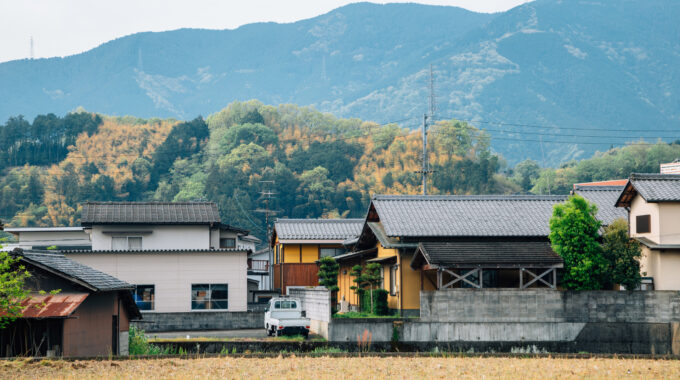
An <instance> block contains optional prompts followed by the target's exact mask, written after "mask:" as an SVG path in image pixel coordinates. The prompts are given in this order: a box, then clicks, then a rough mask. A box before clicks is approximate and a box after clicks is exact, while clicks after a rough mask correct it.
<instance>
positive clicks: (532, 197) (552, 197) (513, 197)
mask: <svg viewBox="0 0 680 380" xmlns="http://www.w3.org/2000/svg"><path fill="white" fill-rule="evenodd" d="M567 197H569V195H568V194H558V195H527V194H522V195H520V194H508V195H503V194H488V195H374V196H373V198H372V200H408V201H446V200H456V201H464V200H476V201H479V200H508V201H514V200H527V201H551V200H564V199H566V198H567Z"/></svg>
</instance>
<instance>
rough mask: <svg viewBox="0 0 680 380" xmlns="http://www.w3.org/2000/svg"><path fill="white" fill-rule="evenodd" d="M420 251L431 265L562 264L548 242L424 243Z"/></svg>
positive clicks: (419, 248)
mask: <svg viewBox="0 0 680 380" xmlns="http://www.w3.org/2000/svg"><path fill="white" fill-rule="evenodd" d="M418 250H419V251H420V252H421V253H422V254H423V256H424V257H425V258H426V260H427V262H428V263H429V264H431V265H439V266H442V267H455V266H461V265H462V266H465V265H501V266H503V265H508V266H517V265H531V264H534V265H537V264H543V265H554V264H561V263H562V262H563V261H562V258H561V257H560V256H559V255H558V254H556V253H555V252H554V251H553V250H552V248H550V243H549V242H548V241H474V242H424V243H421V244H420V246H419V247H418Z"/></svg>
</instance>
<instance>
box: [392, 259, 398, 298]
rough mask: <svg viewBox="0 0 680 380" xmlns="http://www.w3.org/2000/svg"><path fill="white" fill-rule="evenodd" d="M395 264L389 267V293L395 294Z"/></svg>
mask: <svg viewBox="0 0 680 380" xmlns="http://www.w3.org/2000/svg"><path fill="white" fill-rule="evenodd" d="M397 268H398V267H397V266H396V265H392V266H391V267H390V295H391V296H396V295H397Z"/></svg>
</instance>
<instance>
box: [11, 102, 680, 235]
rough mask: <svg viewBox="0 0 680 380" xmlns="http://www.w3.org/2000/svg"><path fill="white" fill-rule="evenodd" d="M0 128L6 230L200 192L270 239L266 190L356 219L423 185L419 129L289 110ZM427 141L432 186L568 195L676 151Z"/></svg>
mask: <svg viewBox="0 0 680 380" xmlns="http://www.w3.org/2000/svg"><path fill="white" fill-rule="evenodd" d="M0 136H2V137H3V141H4V144H5V145H4V147H3V153H4V155H2V156H0V166H1V167H2V171H0V219H2V220H3V221H4V222H5V223H6V224H8V225H11V226H36V225H38V226H59V225H74V224H77V223H78V221H79V217H80V203H82V202H85V201H141V200H148V201H191V200H199V199H202V200H210V201H215V202H217V203H218V204H219V207H220V210H221V212H222V217H223V218H224V220H225V221H227V222H228V223H230V224H233V225H238V226H240V227H243V228H246V229H250V230H252V231H253V233H255V234H256V235H257V236H259V237H262V238H264V231H265V227H264V220H263V215H262V214H261V213H257V212H255V210H256V209H258V208H262V207H263V206H264V203H263V198H262V195H261V194H260V192H261V191H263V190H269V191H272V192H274V193H275V196H274V198H273V199H272V201H271V203H270V207H271V208H272V209H273V210H276V211H277V212H278V214H277V216H279V217H298V218H306V217H363V216H364V214H365V212H366V207H367V205H368V202H369V199H370V196H371V195H372V194H418V193H420V191H421V177H420V174H418V173H417V172H416V171H417V170H419V169H420V165H421V152H422V146H421V139H422V137H421V134H420V132H419V131H410V130H408V129H406V128H402V127H400V126H398V125H396V124H385V125H380V124H376V123H373V122H365V121H362V120H359V119H339V118H336V117H334V116H332V115H329V114H323V113H320V112H318V111H315V110H313V109H311V108H308V107H298V106H293V105H283V106H268V105H264V104H262V103H260V102H257V101H250V102H246V103H239V102H235V103H232V104H230V105H229V106H227V107H226V108H224V109H222V110H221V111H219V112H217V113H215V114H212V115H210V116H209V117H207V118H206V119H205V120H204V119H202V118H196V119H194V120H192V121H189V122H183V121H177V120H173V119H166V120H161V119H136V118H132V117H111V116H105V115H96V114H90V113H86V112H76V113H71V114H67V115H66V116H64V117H58V116H55V115H42V116H39V117H37V118H36V119H35V120H34V121H33V122H32V123H29V122H27V121H24V120H23V119H21V118H18V119H12V120H10V121H8V122H7V123H5V124H3V125H0ZM429 148H430V149H429V152H430V155H429V160H430V163H431V166H432V169H433V170H434V171H435V172H434V173H433V175H432V176H431V180H430V184H429V191H430V193H431V194H512V193H526V192H530V191H531V192H534V193H547V192H548V191H550V192H551V193H553V194H556V193H562V194H565V193H567V192H568V191H569V190H570V188H571V184H572V183H574V182H585V181H592V180H604V179H612V178H625V177H627V176H628V174H629V173H630V172H635V171H638V172H639V171H644V172H650V171H651V172H656V171H658V165H659V163H662V162H670V161H672V160H673V159H675V158H678V157H680V145H679V144H678V143H677V142H676V143H673V144H667V143H658V144H652V145H650V144H642V143H636V144H634V145H630V146H627V147H625V148H616V149H613V150H610V151H607V152H604V153H600V154H598V155H596V156H595V157H593V158H592V159H588V160H583V161H580V162H576V161H574V162H569V163H567V164H565V165H563V167H561V168H559V169H541V168H540V167H539V165H538V164H537V163H536V162H535V161H523V162H522V163H520V164H518V165H516V166H515V167H509V166H507V165H506V164H505V160H504V159H503V157H502V156H499V155H498V154H494V153H493V152H492V151H491V149H490V138H489V135H488V134H487V133H486V132H485V131H483V130H481V129H478V128H476V127H475V126H474V125H470V124H468V123H465V122H460V121H456V120H447V121H439V122H438V123H437V124H436V125H434V126H432V128H431V130H430V132H429ZM262 181H274V183H273V184H272V183H269V182H266V183H263V182H262ZM548 188H549V189H550V190H548Z"/></svg>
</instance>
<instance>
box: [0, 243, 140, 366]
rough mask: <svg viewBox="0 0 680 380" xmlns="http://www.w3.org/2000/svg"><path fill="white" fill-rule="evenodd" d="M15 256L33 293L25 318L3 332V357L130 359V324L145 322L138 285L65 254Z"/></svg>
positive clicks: (0, 350) (18, 252)
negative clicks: (137, 301) (136, 295)
mask: <svg viewBox="0 0 680 380" xmlns="http://www.w3.org/2000/svg"><path fill="white" fill-rule="evenodd" d="M13 254H14V255H15V256H16V257H18V258H19V259H20V261H19V263H20V264H21V265H23V266H24V267H25V268H26V270H27V271H28V272H29V273H30V275H31V276H30V277H29V278H28V279H27V280H26V284H25V285H26V287H27V288H28V289H31V290H32V293H31V296H30V297H29V298H28V299H26V300H24V301H23V302H22V306H23V307H24V309H23V313H22V314H23V316H22V317H21V318H19V319H16V320H15V321H13V322H11V323H10V325H9V326H7V327H6V328H4V329H0V357H8V356H66V357H68V356H105V355H109V354H113V355H127V353H128V331H129V325H130V320H134V319H140V318H141V314H140V312H139V309H138V308H137V306H136V305H135V302H134V300H133V297H132V290H133V289H134V286H133V285H130V284H128V283H126V282H123V281H121V280H119V279H117V278H115V277H112V276H110V275H107V274H106V273H102V272H100V271H97V270H95V269H93V268H90V267H88V266H86V265H83V264H80V263H78V262H76V261H74V260H71V259H69V258H67V257H65V256H64V255H62V254H58V253H53V252H48V251H46V252H34V251H24V250H22V249H20V248H17V249H15V250H14V251H13ZM52 290H59V291H58V292H57V293H56V294H50V291H52ZM40 291H44V292H46V293H45V294H41V293H40Z"/></svg>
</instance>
